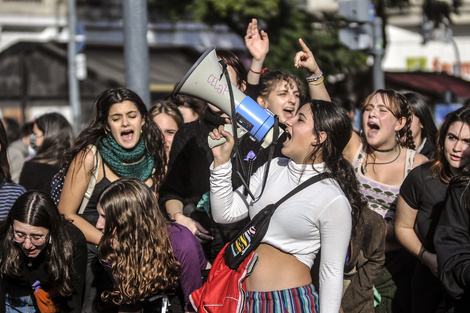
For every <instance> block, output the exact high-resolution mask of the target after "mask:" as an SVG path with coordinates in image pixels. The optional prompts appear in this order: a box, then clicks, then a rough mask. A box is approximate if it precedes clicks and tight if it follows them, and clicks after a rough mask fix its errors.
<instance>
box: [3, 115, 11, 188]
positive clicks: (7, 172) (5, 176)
mask: <svg viewBox="0 0 470 313" xmlns="http://www.w3.org/2000/svg"><path fill="white" fill-rule="evenodd" d="M7 147H8V139H7V133H6V131H5V126H3V122H2V121H0V180H3V179H6V180H7V181H8V182H11V174H10V164H9V163H8V157H7Z"/></svg>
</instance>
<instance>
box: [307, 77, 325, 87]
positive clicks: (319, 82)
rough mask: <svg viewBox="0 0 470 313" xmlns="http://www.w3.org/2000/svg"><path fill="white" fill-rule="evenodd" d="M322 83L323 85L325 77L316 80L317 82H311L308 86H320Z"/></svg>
mask: <svg viewBox="0 0 470 313" xmlns="http://www.w3.org/2000/svg"><path fill="white" fill-rule="evenodd" d="M321 83H323V76H322V77H320V79H318V80H316V81H313V82H309V83H308V84H309V85H314V86H315V85H320V84H321Z"/></svg>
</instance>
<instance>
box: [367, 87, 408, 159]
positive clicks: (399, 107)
mask: <svg viewBox="0 0 470 313" xmlns="http://www.w3.org/2000/svg"><path fill="white" fill-rule="evenodd" d="M376 95H379V96H381V97H382V100H383V101H384V104H385V105H386V106H387V108H388V109H389V110H390V112H392V114H393V116H395V117H396V118H397V119H401V118H402V117H404V118H405V119H406V122H405V126H403V127H402V129H400V130H399V131H398V135H399V136H400V138H404V140H398V144H399V145H400V146H402V147H405V148H408V149H415V144H414V142H413V134H412V133H411V121H412V119H413V113H412V111H411V107H410V104H409V103H408V100H407V99H406V97H405V96H404V95H402V94H401V93H399V92H398V91H396V90H393V89H378V90H376V91H374V92H373V93H371V94H370V95H369V96H368V97H367V98H366V100H365V101H364V103H363V105H362V109H361V112H362V113H363V114H364V111H365V109H366V107H367V106H368V105H369V103H370V102H371V101H372V98H373V97H374V96H376ZM364 145H365V148H366V149H365V151H366V153H367V154H371V153H372V148H371V147H370V146H369V145H368V144H367V142H365V143H364Z"/></svg>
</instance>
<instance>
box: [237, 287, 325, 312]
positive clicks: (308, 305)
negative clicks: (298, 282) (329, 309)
mask: <svg viewBox="0 0 470 313" xmlns="http://www.w3.org/2000/svg"><path fill="white" fill-rule="evenodd" d="M246 312H247V313H318V312H319V309H318V294H317V293H316V291H315V288H314V287H313V284H310V285H307V286H303V287H298V288H292V289H285V290H275V291H267V292H261V291H247V292H246Z"/></svg>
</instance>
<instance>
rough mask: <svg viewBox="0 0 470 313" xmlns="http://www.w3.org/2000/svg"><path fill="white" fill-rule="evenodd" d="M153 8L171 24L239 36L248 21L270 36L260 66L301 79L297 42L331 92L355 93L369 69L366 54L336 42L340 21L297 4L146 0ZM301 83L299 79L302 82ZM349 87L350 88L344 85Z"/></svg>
mask: <svg viewBox="0 0 470 313" xmlns="http://www.w3.org/2000/svg"><path fill="white" fill-rule="evenodd" d="M157 4H158V9H159V10H160V12H164V14H165V17H166V18H168V19H170V20H181V19H187V20H196V21H201V22H204V23H206V24H209V25H214V24H225V25H227V26H228V27H230V29H231V30H232V31H234V32H235V33H237V34H239V35H240V36H242V37H244V36H245V32H246V26H247V25H248V23H249V22H250V21H251V19H252V18H253V17H255V18H257V19H258V25H260V26H261V27H262V29H264V30H265V31H266V32H267V33H268V35H269V41H270V50H269V54H268V56H267V58H266V61H265V65H266V66H268V67H269V68H273V69H281V70H284V71H287V72H290V73H293V74H295V75H297V76H298V77H300V78H303V77H305V72H304V71H302V70H299V69H296V68H295V67H294V62H293V60H294V56H295V53H296V52H297V51H298V50H299V49H300V45H299V43H298V39H299V38H302V39H303V40H304V41H305V43H307V45H308V46H309V47H310V49H311V50H312V52H313V53H314V55H315V57H316V59H317V62H318V63H319V64H320V66H321V68H322V70H323V72H324V73H325V75H330V78H331V77H335V79H334V80H335V82H334V83H332V82H331V79H330V82H329V83H328V82H326V84H327V86H328V88H329V89H331V90H335V91H338V92H340V91H339V90H342V92H343V93H345V94H347V93H349V92H352V91H353V90H354V85H353V84H352V83H351V82H352V81H355V75H356V74H357V73H359V72H364V71H367V70H368V67H367V65H366V62H365V61H366V57H367V56H366V55H365V54H363V53H361V52H355V51H350V50H349V49H348V48H347V47H345V46H344V45H343V44H341V43H340V42H339V39H338V28H339V25H340V23H342V19H341V18H340V17H339V16H338V15H337V14H331V13H330V14H326V13H323V14H322V13H319V14H315V15H314V14H310V13H308V12H307V11H306V10H305V8H304V6H302V5H301V4H300V3H299V1H296V0H179V1H174V0H149V8H152V7H155V5H157ZM302 81H304V79H302ZM348 82H349V83H348ZM333 84H335V86H332V85H333Z"/></svg>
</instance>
